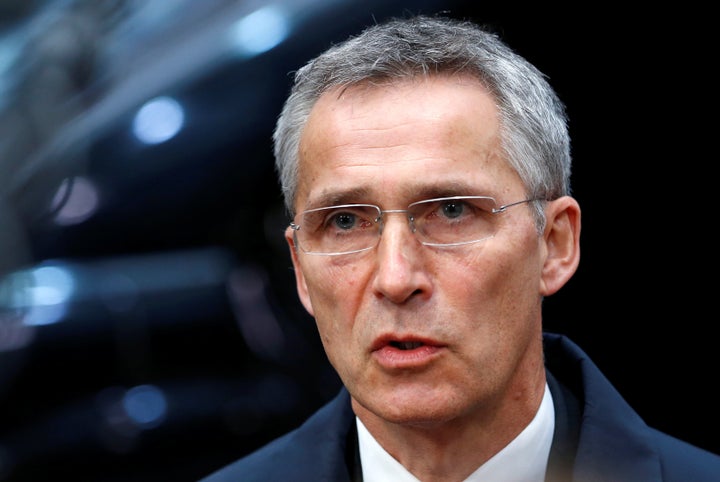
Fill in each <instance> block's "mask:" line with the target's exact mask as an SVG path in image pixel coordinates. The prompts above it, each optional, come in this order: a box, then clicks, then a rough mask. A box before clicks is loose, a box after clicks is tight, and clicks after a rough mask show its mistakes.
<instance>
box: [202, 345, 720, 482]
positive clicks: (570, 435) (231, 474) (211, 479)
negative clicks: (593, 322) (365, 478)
mask: <svg viewBox="0 0 720 482" xmlns="http://www.w3.org/2000/svg"><path fill="white" fill-rule="evenodd" d="M544 341H545V357H546V362H545V366H546V371H547V374H548V385H549V386H550V391H551V393H552V395H553V403H554V407H555V415H556V422H555V434H554V438H553V444H552V449H551V454H550V460H549V462H548V475H547V479H546V480H548V481H552V482H555V481H565V480H568V481H569V480H573V481H579V482H592V481H608V482H610V481H612V482H625V481H627V482H645V481H677V482H704V481H708V482H710V481H712V482H719V481H720V455H717V454H713V453H711V452H708V451H705V450H702V449H700V448H698V447H695V446H693V445H690V444H688V443H686V442H683V441H681V440H679V439H677V438H674V437H671V436H669V435H667V434H664V433H661V432H659V431H657V430H655V429H653V428H651V427H648V426H647V425H646V424H645V423H644V422H643V420H642V419H641V418H640V417H639V416H638V414H637V413H636V412H635V411H633V410H632V408H630V406H629V405H628V404H627V403H626V402H625V401H624V400H623V398H622V397H621V396H620V394H619V393H618V392H617V391H616V390H615V388H613V386H612V385H611V384H610V382H609V381H608V380H607V379H606V378H605V376H604V375H603V374H602V373H601V372H600V370H599V369H598V368H597V366H596V365H595V364H594V363H593V362H592V361H591V360H590V359H589V358H588V356H587V355H586V354H585V353H584V352H583V351H582V350H581V349H580V348H579V347H578V346H577V345H575V344H574V343H573V342H572V341H570V340H569V339H568V338H566V337H564V336H561V335H555V334H547V333H546V334H545V335H544ZM361 479H362V476H361V471H360V464H359V458H358V452H357V434H356V432H355V415H354V413H353V411H352V409H351V407H350V396H349V394H348V392H347V391H346V390H345V389H343V390H341V392H340V393H339V394H338V395H337V396H336V397H335V398H334V399H333V400H331V401H330V402H329V403H328V404H327V405H325V406H324V407H322V408H321V409H320V410H319V411H317V412H316V413H315V414H314V415H313V416H312V417H310V418H309V419H308V420H307V421H306V422H305V423H304V424H303V425H302V426H300V427H299V428H297V429H296V430H294V431H292V432H290V433H288V434H286V435H284V436H282V437H280V438H278V439H276V440H274V441H272V442H270V443H269V444H267V445H266V446H264V447H262V448H260V449H259V450H257V451H255V452H254V453H252V454H250V455H248V456H246V457H244V458H241V459H240V460H238V461H236V462H233V463H231V464H230V465H228V466H226V467H224V468H222V469H220V470H218V471H217V472H215V473H213V474H211V475H210V476H208V477H207V478H205V479H203V481H202V482H230V481H243V482H249V481H262V482H274V481H287V482H298V481H308V482H310V481H312V482H320V481H328V482H340V481H348V482H350V481H359V480H361Z"/></svg>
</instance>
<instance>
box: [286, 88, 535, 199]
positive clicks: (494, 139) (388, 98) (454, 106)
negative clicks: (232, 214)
mask: <svg viewBox="0 0 720 482" xmlns="http://www.w3.org/2000/svg"><path fill="white" fill-rule="evenodd" d="M499 133H500V123H499V118H498V109H497V107H496V105H495V102H494V99H493V97H492V96H491V95H490V94H489V93H488V92H487V90H486V89H485V88H484V87H483V86H482V85H481V84H480V83H479V82H478V81H477V80H475V79H474V78H472V77H468V76H431V77H423V78H417V79H404V80H401V81H393V82H392V83H383V84H370V83H365V84H361V85H355V86H351V87H347V88H342V89H340V88H338V89H334V90H330V91H328V92H326V93H324V94H323V95H322V96H321V97H320V99H318V102H317V103H316V105H315V106H314V108H313V109H312V111H311V113H310V116H309V118H308V122H307V124H306V126H305V129H304V131H303V134H302V137H301V141H300V150H299V159H300V163H299V173H298V174H299V175H298V191H297V196H296V208H298V209H307V208H308V207H311V206H317V205H321V204H324V203H328V202H330V201H335V200H337V201H339V202H342V201H347V202H361V201H373V202H381V201H388V202H396V201H397V202H405V201H412V200H418V199H419V198H420V197H421V196H424V195H432V194H438V195H443V194H448V195H452V194H478V193H488V194H494V195H497V194H498V192H497V190H498V189H500V190H503V189H505V188H507V186H509V185H511V184H519V182H520V181H519V178H518V177H517V175H516V174H515V172H514V171H513V170H512V168H510V166H509V164H508V163H507V162H506V160H505V157H504V155H503V153H502V149H501V145H500V136H499ZM490 189H494V190H495V192H488V190H490ZM520 190H522V186H520Z"/></svg>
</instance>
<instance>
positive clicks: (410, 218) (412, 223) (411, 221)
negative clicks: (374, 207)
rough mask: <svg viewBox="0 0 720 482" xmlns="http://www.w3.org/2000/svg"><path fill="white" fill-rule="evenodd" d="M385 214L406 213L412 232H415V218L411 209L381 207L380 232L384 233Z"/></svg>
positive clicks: (379, 217)
mask: <svg viewBox="0 0 720 482" xmlns="http://www.w3.org/2000/svg"><path fill="white" fill-rule="evenodd" d="M385 214H405V218H406V219H407V222H408V226H410V232H412V233H415V218H414V217H413V216H412V214H411V212H410V210H409V209H381V210H380V216H378V224H379V225H380V234H382V231H383V228H384V227H385Z"/></svg>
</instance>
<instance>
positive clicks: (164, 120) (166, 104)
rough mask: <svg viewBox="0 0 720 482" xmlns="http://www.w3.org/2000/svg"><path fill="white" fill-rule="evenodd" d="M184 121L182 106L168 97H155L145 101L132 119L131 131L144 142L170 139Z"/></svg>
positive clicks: (155, 142) (158, 141) (149, 142)
mask: <svg viewBox="0 0 720 482" xmlns="http://www.w3.org/2000/svg"><path fill="white" fill-rule="evenodd" d="M184 122H185V113H184V111H183V108H182V106H181V105H180V104H179V103H178V102H177V101H176V100H175V99H172V98H170V97H157V98H155V99H152V100H150V101H148V102H147V103H145V105H143V106H142V107H141V108H140V110H139V111H138V113H137V115H136V116H135V119H134V121H133V133H134V134H135V137H137V138H138V139H139V140H140V141H142V142H144V143H145V144H159V143H161V142H165V141H167V140H170V139H172V138H173V137H175V135H177V133H178V132H180V129H182V126H183V124H184Z"/></svg>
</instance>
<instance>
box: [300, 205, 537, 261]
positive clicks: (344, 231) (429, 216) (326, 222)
mask: <svg viewBox="0 0 720 482" xmlns="http://www.w3.org/2000/svg"><path fill="white" fill-rule="evenodd" d="M536 200H537V199H524V200H522V201H516V202H513V203H509V204H504V205H502V206H498V205H497V202H496V201H495V199H494V198H491V197H487V196H452V197H442V198H436V199H426V200H424V201H418V202H415V203H412V204H410V205H409V206H408V207H407V209H388V210H384V211H383V210H382V209H380V207H379V206H375V205H373V204H342V205H339V206H329V207H323V208H316V209H309V210H307V211H303V212H301V213H299V214H298V215H297V216H295V219H294V222H293V223H291V224H290V227H291V228H292V229H293V231H294V232H293V236H294V239H295V245H296V246H299V247H300V249H302V250H303V252H305V253H307V254H314V255H323V256H337V255H341V254H351V253H359V252H361V251H367V250H369V249H372V248H374V247H375V246H376V245H377V244H378V242H379V241H380V235H381V234H382V231H383V225H384V215H385V214H389V213H404V214H406V215H407V219H408V223H409V224H410V229H411V231H412V232H413V233H415V235H416V236H417V238H418V240H419V241H420V242H421V243H422V244H424V245H425V246H436V247H452V246H462V245H466V244H472V243H478V242H480V241H483V240H485V239H488V238H491V237H493V236H494V235H495V231H496V229H497V223H496V222H495V220H494V219H493V218H494V215H495V214H499V213H502V212H504V211H505V210H506V209H507V208H509V207H512V206H517V205H518V204H524V203H529V202H532V201H536Z"/></svg>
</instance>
